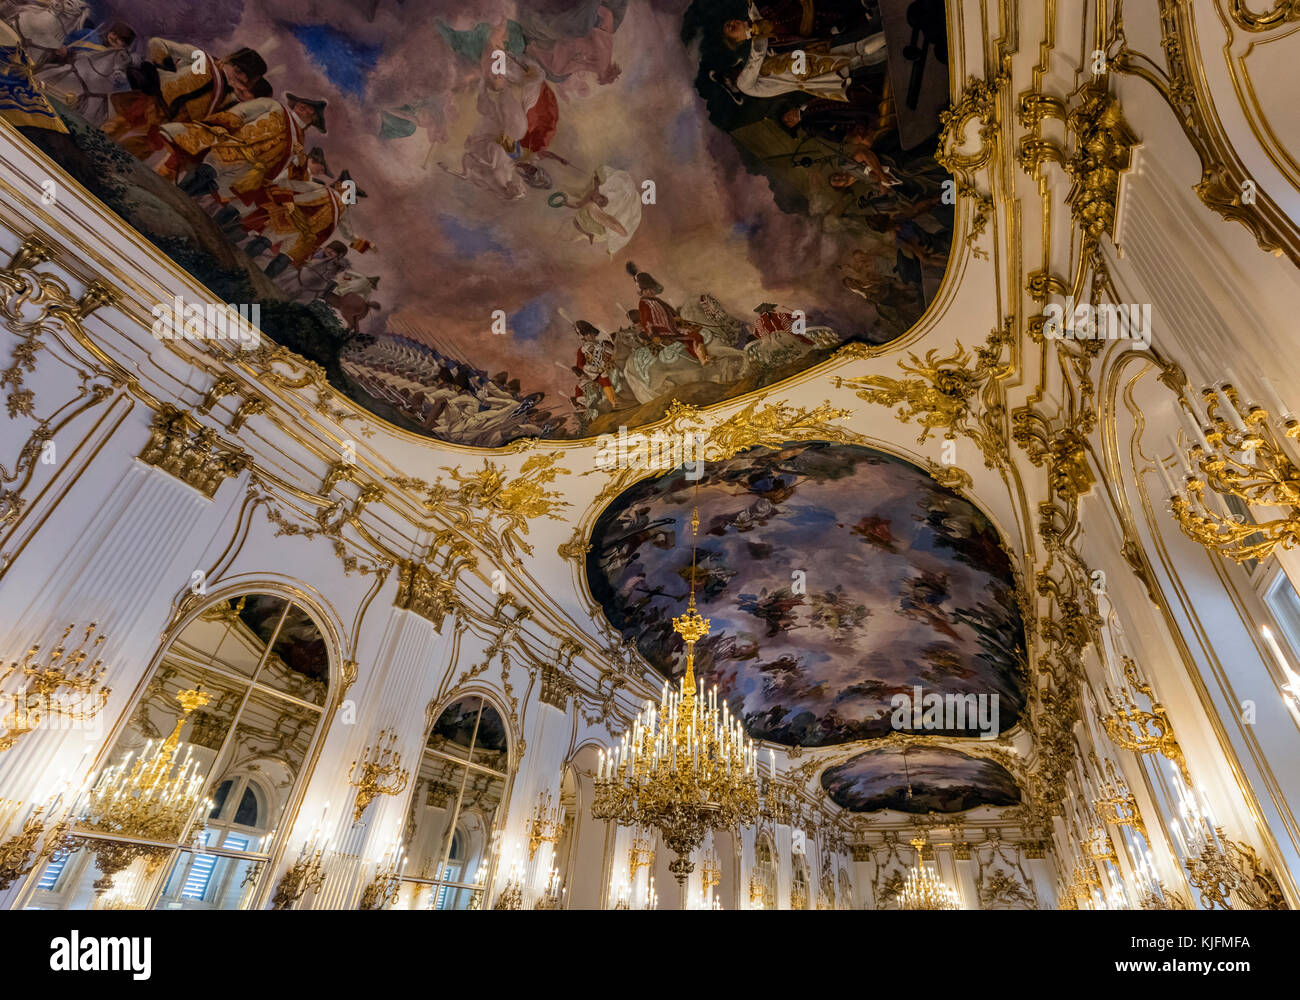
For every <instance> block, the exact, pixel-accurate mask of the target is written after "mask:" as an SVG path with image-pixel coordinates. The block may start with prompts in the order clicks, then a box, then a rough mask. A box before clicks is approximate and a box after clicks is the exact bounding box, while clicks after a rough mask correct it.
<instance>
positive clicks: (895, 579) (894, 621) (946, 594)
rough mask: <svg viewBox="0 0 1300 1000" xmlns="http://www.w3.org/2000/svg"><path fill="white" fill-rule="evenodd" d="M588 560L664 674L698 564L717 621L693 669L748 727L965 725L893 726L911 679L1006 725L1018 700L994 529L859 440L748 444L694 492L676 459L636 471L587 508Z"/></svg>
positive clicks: (1020, 639)
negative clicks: (611, 497) (615, 494)
mask: <svg viewBox="0 0 1300 1000" xmlns="http://www.w3.org/2000/svg"><path fill="white" fill-rule="evenodd" d="M697 503H698V506H699V511H700V519H701V523H700V529H699V543H698V554H697V556H696V564H695V569H694V570H692V563H691V528H690V519H691V512H692V509H693V506H694V505H695V504H697ZM587 575H588V582H589V586H590V588H591V591H592V594H593V595H594V597H595V598H596V600H597V601H598V602H599V603H600V605H601V606H602V607H603V609H604V612H605V614H606V616H607V617H608V619H609V621H610V622H611V624H613V625H614V627H616V628H618V629H619V630H621V632H622V634H623V635H624V636H625V637H626V638H629V639H632V640H634V641H635V642H636V645H637V648H638V649H639V650H640V652H641V653H642V654H643V655H644V656H645V658H646V659H647V661H648V662H649V663H651V664H652V665H653V666H654V667H656V668H657V669H658V670H660V671H661V672H662V673H664V674H665V675H671V676H678V675H679V673H680V671H681V670H682V669H684V661H683V657H682V644H681V642H680V640H679V639H678V637H677V636H676V635H675V634H674V633H673V632H672V628H671V619H672V618H673V617H674V616H675V615H678V614H680V613H681V612H682V610H683V608H684V607H685V605H686V601H687V596H688V592H689V584H690V581H691V579H692V578H693V579H694V581H695V587H696V595H697V603H698V605H699V608H700V612H701V614H703V615H704V616H705V617H706V618H709V619H711V620H712V632H711V634H710V635H709V636H708V637H707V638H705V639H704V640H702V641H701V642H700V644H699V646H698V647H697V655H696V666H697V671H698V673H699V675H700V679H701V681H702V682H703V683H705V684H707V685H715V684H716V685H717V687H718V692H719V696H720V697H722V698H725V699H726V700H727V702H728V704H729V705H730V708H731V710H732V712H733V713H734V714H736V715H737V717H738V718H740V719H742V720H743V722H744V724H745V726H746V728H747V729H748V732H749V734H750V735H751V736H752V737H754V738H755V739H766V740H771V741H774V742H777V743H782V744H786V745H791V746H793V745H798V746H801V747H826V746H832V745H836V744H842V743H846V742H850V741H855V740H865V739H874V738H879V737H884V736H886V735H888V734H889V733H890V732H892V731H894V730H895V729H896V728H902V729H906V730H911V731H916V732H922V731H924V732H928V733H931V734H944V735H951V736H957V737H972V738H973V737H974V736H975V733H974V732H973V727H972V726H971V724H970V720H967V721H966V724H965V725H964V726H959V727H953V726H951V725H948V724H947V723H948V722H950V721H957V720H955V719H949V718H946V717H945V718H934V719H926V718H924V717H921V716H918V717H916V718H912V717H911V716H910V715H909V716H908V718H907V719H905V720H903V721H902V724H901V725H899V724H898V723H897V720H896V718H895V711H894V710H895V702H894V699H895V698H896V697H906V698H909V699H911V698H915V696H916V695H917V694H918V689H920V690H919V694H920V695H921V698H922V699H924V698H925V697H926V696H928V695H931V694H934V695H974V696H975V698H976V699H979V698H980V697H981V696H983V697H985V698H986V699H993V700H992V701H988V702H986V703H987V704H990V705H992V704H996V706H997V724H996V727H995V729H996V731H999V732H1005V731H1006V730H1008V729H1009V728H1011V727H1012V726H1014V725H1015V723H1016V721H1017V720H1018V719H1019V717H1020V715H1021V712H1022V711H1023V709H1024V705H1025V688H1024V677H1025V641H1024V628H1023V624H1022V621H1021V617H1020V613H1019V610H1018V606H1017V603H1016V599H1015V586H1014V578H1013V574H1012V570H1011V566H1010V563H1009V560H1008V558H1007V556H1006V554H1005V553H1004V551H1003V549H1002V548H1001V547H1000V544H999V539H998V535H997V532H996V529H995V528H994V527H993V525H992V524H991V523H990V522H989V520H988V519H987V518H986V517H985V516H984V515H983V514H982V513H981V512H980V511H979V510H978V509H977V508H975V507H974V506H973V505H972V504H971V503H970V502H968V501H967V500H965V499H963V498H962V497H960V496H958V495H956V494H955V493H953V492H951V491H950V490H947V489H945V488H944V487H941V486H939V485H938V484H937V483H936V482H935V481H934V480H933V479H932V478H931V477H930V476H929V475H928V474H927V473H926V472H924V471H923V470H921V469H919V468H917V467H915V466H913V465H911V464H909V463H907V462H905V461H902V460H901V459H898V458H895V457H892V456H889V455H885V454H882V453H880V452H877V451H874V450H871V449H869V448H863V447H856V446H850V445H834V444H826V443H812V444H797V445H789V446H786V447H783V448H779V449H753V450H751V451H748V452H744V453H742V454H740V455H738V456H736V457H735V458H733V459H731V460H729V461H725V462H712V463H709V464H708V465H707V466H706V467H705V470H704V475H703V477H702V478H701V479H700V480H699V482H698V495H697V485H696V484H695V483H692V482H690V481H689V480H688V479H687V478H686V477H685V475H684V474H683V472H682V471H681V470H678V471H677V472H675V473H673V474H670V475H666V476H661V477H659V478H657V479H653V480H646V481H643V482H641V483H639V484H637V485H636V486H634V487H633V488H631V489H630V490H628V491H627V492H625V493H624V494H623V495H622V496H621V497H619V498H618V499H617V500H616V501H615V502H614V503H613V504H612V505H611V506H610V507H609V508H608V509H607V510H606V511H605V512H604V513H603V514H602V515H601V517H600V518H599V519H598V521H597V523H596V525H595V528H594V530H593V534H592V549H591V551H590V553H589V554H588V561H587ZM989 735H990V736H992V735H994V733H992V732H991V733H990V734H989ZM873 759H875V758H873Z"/></svg>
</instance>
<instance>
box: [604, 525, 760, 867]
mask: <svg viewBox="0 0 1300 1000" xmlns="http://www.w3.org/2000/svg"><path fill="white" fill-rule="evenodd" d="M699 524H700V513H699V509H698V508H696V509H695V510H694V511H693V512H692V515H691V535H692V540H693V539H694V537H695V535H696V533H697V532H698V531H699ZM694 570H695V555H694V548H693V547H692V555H691V594H690V602H689V603H688V605H687V608H686V613H685V614H682V615H680V616H678V617H677V618H675V619H673V631H674V632H676V633H677V634H678V635H680V636H681V637H682V641H683V642H685V644H686V673H685V674H684V675H683V677H682V680H681V685H680V687H679V689H678V690H677V691H676V692H673V691H671V690H670V689H669V686H668V683H667V682H666V681H665V682H664V688H663V695H662V697H661V698H660V701H659V705H658V707H656V706H655V705H654V704H653V703H652V702H650V701H647V702H646V703H645V708H644V709H643V710H642V711H641V713H640V714H639V715H638V716H637V717H636V719H634V720H633V723H632V726H631V728H629V729H628V730H627V731H626V732H625V733H624V734H623V736H622V738H621V739H620V740H619V742H618V744H617V745H616V746H615V747H614V748H613V750H612V751H611V752H610V753H608V754H606V753H605V752H604V751H602V752H601V755H600V769H599V771H598V773H597V776H596V794H595V801H594V802H593V803H592V808H591V813H592V816H593V817H595V818H596V819H605V820H613V821H614V822H616V823H619V824H621V825H624V826H642V827H648V828H654V829H657V830H658V831H659V833H660V835H661V836H662V837H663V841H664V843H665V844H666V845H667V846H668V847H669V848H671V849H672V850H673V852H674V853H675V854H676V855H677V857H676V858H675V859H674V860H673V861H672V862H670V863H669V865H668V870H669V871H671V872H672V873H673V875H674V876H675V877H676V878H677V881H678V883H679V884H680V885H682V886H683V888H684V886H685V882H686V878H687V876H688V875H690V873H691V872H692V871H693V870H694V869H695V865H694V863H693V862H692V861H691V858H690V855H691V852H692V851H694V850H695V849H696V848H697V847H699V846H700V844H701V843H703V841H704V835H705V832H706V831H707V830H710V829H730V828H732V827H734V826H736V825H738V824H742V825H743V824H749V823H753V822H754V821H755V820H756V819H757V818H758V777H757V773H756V772H757V766H756V764H757V761H756V754H755V750H754V743H753V741H752V740H750V739H749V738H748V737H747V736H746V735H745V731H744V729H743V727H742V726H741V724H740V722H739V720H737V719H734V718H732V717H731V710H730V708H729V707H728V706H727V704H726V702H725V701H724V702H723V704H722V705H721V707H719V705H718V690H717V688H716V687H715V688H713V689H711V690H710V691H709V692H707V694H706V693H697V689H696V685H695V644H696V643H697V642H699V640H700V639H702V638H704V637H705V636H706V635H708V634H709V621H708V619H707V618H703V617H701V616H700V613H699V611H697V610H696V608H695V572H694Z"/></svg>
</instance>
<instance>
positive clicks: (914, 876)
mask: <svg viewBox="0 0 1300 1000" xmlns="http://www.w3.org/2000/svg"><path fill="white" fill-rule="evenodd" d="M911 844H912V846H913V847H914V848H916V864H915V865H913V866H912V870H911V871H910V872H908V873H907V881H905V882H904V883H903V891H902V892H901V893H899V896H898V900H899V907H900V908H901V909H904V910H960V909H961V899H960V898H959V897H958V896H957V893H956V892H955V891H954V890H952V889H950V888H949V887H948V885H947V883H945V882H944V881H943V879H941V878H939V876H938V874H937V873H936V872H934V871H933V870H931V869H930V868H929V867H928V866H927V865H926V863H925V858H924V857H923V855H922V849H923V848H924V847H925V841H924V840H922V839H921V838H920V837H917V838H915V839H914V840H912V841H911Z"/></svg>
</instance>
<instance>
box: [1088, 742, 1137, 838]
mask: <svg viewBox="0 0 1300 1000" xmlns="http://www.w3.org/2000/svg"><path fill="white" fill-rule="evenodd" d="M1105 768H1106V777H1105V780H1103V782H1102V785H1101V794H1100V795H1098V796H1097V799H1096V802H1095V805H1096V807H1097V815H1098V816H1099V817H1100V818H1101V821H1102V822H1103V823H1105V824H1107V825H1108V826H1127V827H1130V828H1132V829H1134V830H1136V831H1137V832H1138V833H1140V834H1142V837H1143V839H1145V838H1146V835H1147V828H1146V824H1145V823H1144V822H1142V814H1141V813H1140V812H1138V807H1137V799H1135V798H1134V797H1133V792H1132V791H1130V790H1129V787H1128V782H1126V781H1125V780H1124V779H1123V778H1122V777H1121V776H1120V775H1119V774H1118V773H1116V771H1115V765H1114V764H1113V763H1112V762H1111V760H1110V758H1109V757H1107V758H1106V762H1105Z"/></svg>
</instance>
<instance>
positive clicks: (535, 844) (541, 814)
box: [528, 791, 564, 861]
mask: <svg viewBox="0 0 1300 1000" xmlns="http://www.w3.org/2000/svg"><path fill="white" fill-rule="evenodd" d="M563 824H564V809H563V807H562V806H560V805H559V804H558V803H557V804H556V805H554V806H552V805H551V793H550V792H549V791H546V792H542V793H540V794H539V795H538V796H537V805H535V806H534V807H533V814H532V816H531V817H530V818H529V820H528V860H529V861H532V860H533V856H534V855H535V854H536V853H537V849H538V848H539V847H541V846H542V845H543V844H557V843H559V840H560V828H561V826H562V825H563Z"/></svg>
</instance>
